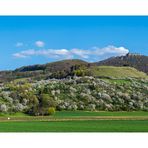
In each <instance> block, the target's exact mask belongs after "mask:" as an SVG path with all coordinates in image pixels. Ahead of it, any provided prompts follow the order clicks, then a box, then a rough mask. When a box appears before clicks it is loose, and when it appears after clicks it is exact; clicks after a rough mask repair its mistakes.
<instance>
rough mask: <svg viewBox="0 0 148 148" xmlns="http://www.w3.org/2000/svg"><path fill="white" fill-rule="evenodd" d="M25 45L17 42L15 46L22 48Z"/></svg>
mask: <svg viewBox="0 0 148 148" xmlns="http://www.w3.org/2000/svg"><path fill="white" fill-rule="evenodd" d="M23 45H24V44H23V43H22V42H17V43H16V45H15V46H16V47H22V46H23Z"/></svg>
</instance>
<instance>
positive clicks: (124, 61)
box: [93, 54, 148, 74]
mask: <svg viewBox="0 0 148 148" xmlns="http://www.w3.org/2000/svg"><path fill="white" fill-rule="evenodd" d="M93 65H98V66H101V65H106V66H127V67H134V68H136V69H138V70H140V71H143V72H145V73H147V74H148V56H144V55H138V54H127V55H125V56H118V57H112V58H109V59H106V60H103V61H100V62H96V63H93Z"/></svg>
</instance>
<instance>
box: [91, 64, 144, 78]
mask: <svg viewBox="0 0 148 148" xmlns="http://www.w3.org/2000/svg"><path fill="white" fill-rule="evenodd" d="M90 70H91V72H92V73H93V75H94V76H99V77H114V78H127V77H134V78H146V77H147V75H146V74H145V73H144V72H140V71H138V70H137V69H135V68H132V67H115V66H93V67H91V69H90Z"/></svg>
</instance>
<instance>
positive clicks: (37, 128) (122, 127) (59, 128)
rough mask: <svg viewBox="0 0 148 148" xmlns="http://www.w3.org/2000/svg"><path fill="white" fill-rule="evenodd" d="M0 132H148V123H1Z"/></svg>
mask: <svg viewBox="0 0 148 148" xmlns="http://www.w3.org/2000/svg"><path fill="white" fill-rule="evenodd" d="M0 132H148V121H145V120H143V121H138V120H132V121H130V120H123V121H121V120H117V121H116V120H106V121H104V120H95V121H94V120H90V121H50V122H46V121H42V122H40V121H31V122H26V121H25V122H9V123H8V122H1V123H0Z"/></svg>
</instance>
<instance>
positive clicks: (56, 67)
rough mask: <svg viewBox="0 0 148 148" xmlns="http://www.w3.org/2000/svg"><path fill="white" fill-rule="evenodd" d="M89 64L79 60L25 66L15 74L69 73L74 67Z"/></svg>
mask: <svg viewBox="0 0 148 148" xmlns="http://www.w3.org/2000/svg"><path fill="white" fill-rule="evenodd" d="M87 64H88V63H87V62H85V61H82V60H79V59H72V60H62V61H57V62H52V63H47V64H43V65H32V66H24V67H21V68H18V69H16V70H15V72H27V71H37V70H46V71H50V72H56V71H69V70H70V68H71V67H72V66H75V65H87Z"/></svg>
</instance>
